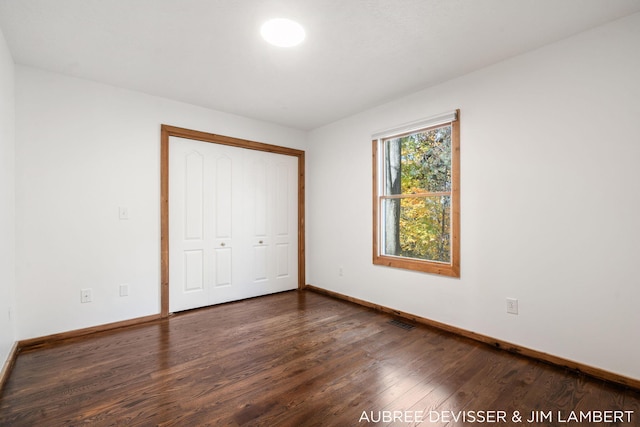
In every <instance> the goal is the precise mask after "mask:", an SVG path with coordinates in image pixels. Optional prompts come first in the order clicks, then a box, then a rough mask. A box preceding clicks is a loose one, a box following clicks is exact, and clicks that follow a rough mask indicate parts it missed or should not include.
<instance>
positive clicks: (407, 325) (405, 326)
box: [389, 319, 416, 331]
mask: <svg viewBox="0 0 640 427" xmlns="http://www.w3.org/2000/svg"><path fill="white" fill-rule="evenodd" d="M389 324H390V325H393V326H397V327H398V328H402V329H404V330H405V331H410V330H412V329H413V328H415V327H416V325H412V324H410V323H405V322H403V321H402V320H398V319H393V320H389Z"/></svg>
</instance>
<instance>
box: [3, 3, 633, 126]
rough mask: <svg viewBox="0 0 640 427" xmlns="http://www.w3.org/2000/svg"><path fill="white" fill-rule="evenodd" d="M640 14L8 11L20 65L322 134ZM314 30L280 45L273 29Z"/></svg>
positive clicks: (607, 7) (148, 6)
mask: <svg viewBox="0 0 640 427" xmlns="http://www.w3.org/2000/svg"><path fill="white" fill-rule="evenodd" d="M638 11H640V0H56V1H52V0H19V1H18V0H0V27H1V28H2V31H3V33H4V36H5V38H6V40H7V43H8V45H9V48H10V50H11V52H12V55H13V58H14V60H15V62H16V63H19V64H25V65H30V66H35V67H39V68H43V69H47V70H51V71H54V72H59V73H63V74H67V75H72V76H77V77H81V78H86V79H90V80H95V81H99V82H104V83H107V84H111V85H115V86H120V87H124V88H129V89H133V90H138V91H142V92H145V93H148V94H152V95H158V96H163V97H167V98H171V99H175V100H179V101H183V102H187V103H191V104H195V105H200V106H204V107H208V108H212V109H216V110H221V111H226V112H230V113H235V114H239V115H242V116H246V117H251V118H256V119H261V120H265V121H269V122H274V123H279V124H282V125H286V126H290V127H294V128H299V129H313V128H316V127H319V126H322V125H324V124H327V123H330V122H332V121H334V120H337V119H340V118H342V117H345V116H347V115H350V114H353V113H356V112H358V111H361V110H363V109H365V108H368V107H372V106H375V105H378V104H381V103H383V102H385V101H388V100H390V99H393V98H396V97H398V96H401V95H404V94H407V93H410V92H412V91H416V90H418V89H423V88H426V87H429V86H431V85H434V84H437V83H440V82H443V81H445V80H448V79H451V78H454V77H457V76H460V75H463V74H465V73H468V72H470V71H473V70H476V69H479V68H481V67H484V66H487V65H489V64H492V63H495V62H497V61H500V60H502V59H505V58H508V57H511V56H514V55H517V54H520V53H522V52H526V51H529V50H532V49H535V48H537V47H540V46H543V45H545V44H548V43H550V42H553V41H556V40H559V39H562V38H565V37H567V36H570V35H572V34H575V33H577V32H580V31H584V30H586V29H589V28H592V27H595V26H598V25H601V24H603V23H605V22H608V21H612V20H614V19H617V18H621V17H623V16H626V15H630V14H632V13H635V12H638ZM272 17H287V18H292V19H295V20H297V21H298V22H300V23H301V24H302V25H303V26H304V27H305V28H306V31H307V38H306V40H305V42H304V43H303V44H302V45H300V46H298V47H296V48H292V49H282V48H276V47H273V46H270V45H268V44H266V43H265V42H264V41H263V40H262V39H261V38H260V35H259V28H260V25H261V24H262V22H264V21H265V20H267V19H269V18H272Z"/></svg>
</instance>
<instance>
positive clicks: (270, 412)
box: [0, 291, 640, 427]
mask: <svg viewBox="0 0 640 427" xmlns="http://www.w3.org/2000/svg"><path fill="white" fill-rule="evenodd" d="M390 320H391V317H390V316H389V315H386V314H381V313H379V312H376V311H373V310H371V309H368V308H365V307H361V306H358V305H355V304H352V303H349V302H346V301H341V300H336V299H333V298H331V297H328V296H325V295H320V294H317V293H312V292H305V291H292V292H285V293H281V294H276V295H270V296H266V297H262V298H255V299H250V300H245V301H239V302H235V303H230V304H223V305H219V306H215V307H210V308H206V309H199V310H194V311H189V312H184V313H181V314H177V315H175V316H172V317H170V318H169V319H167V320H163V321H157V322H151V323H148V324H143V325H138V326H130V327H126V328H123V329H121V330H118V331H109V332H100V333H96V334H93V335H90V336H85V337H82V338H72V339H68V340H66V341H62V342H58V343H48V344H46V345H41V346H39V347H38V348H34V349H32V350H26V351H22V352H21V353H20V354H19V355H18V358H17V360H16V363H15V366H14V368H13V371H12V373H11V375H10V377H9V378H8V380H7V382H6V385H5V388H4V389H3V391H2V395H0V425H1V426H5V425H7V426H36V425H37V426H40V425H42V426H53V427H55V426H78V425H87V424H88V425H92V426H113V425H116V426H117V425H127V426H154V425H157V426H187V425H188V426H208V425H211V426H268V427H273V426H285V427H287V426H308V427H312V426H318V427H325V426H340V427H342V426H354V425H358V426H360V425H363V426H364V425H377V426H383V425H386V426H399V425H401V426H409V425H421V426H427V425H428V426H436V425H440V426H445V425H446V426H458V425H470V424H465V423H462V422H461V421H460V420H452V419H451V418H447V417H451V414H456V413H461V412H465V411H466V412H469V411H476V412H477V411H490V410H498V409H499V410H504V411H505V412H507V413H509V414H510V415H511V414H513V413H514V412H515V411H520V412H522V415H523V416H527V415H528V414H530V413H531V412H533V413H534V414H538V413H542V414H545V416H546V414H547V413H551V412H552V413H554V414H555V413H556V412H557V411H561V413H562V414H567V413H570V412H571V411H578V412H580V411H582V412H584V413H588V412H589V411H598V410H602V411H604V410H609V411H624V410H626V411H633V415H632V418H631V419H630V422H627V423H624V424H620V423H599V424H597V425H598V426H603V425H624V426H638V425H640V391H637V390H629V389H625V388H623V387H621V386H617V385H612V384H609V383H605V382H603V381H600V380H594V379H592V378H590V377H587V376H585V375H582V374H577V373H574V372H570V371H567V370H563V369H561V368H557V367H553V366H550V365H546V364H544V363H540V362H537V361H534V360H531V359H527V358H524V357H521V356H517V355H514V354H510V353H507V352H504V351H501V350H497V349H495V348H492V347H490V346H487V345H484V344H481V343H478V342H475V341H470V340H468V339H465V338H461V337H458V336H454V335H451V334H449V333H446V332H442V331H439V330H435V329H431V328H428V327H425V326H420V325H418V326H415V328H413V329H410V330H405V329H401V328H399V327H397V326H394V325H392V324H390V323H389V321H390ZM429 411H433V414H435V415H437V416H441V418H440V419H436V420H428V418H427V417H428V414H429ZM418 412H421V413H423V414H424V416H425V420H426V421H424V420H423V421H422V422H419V421H416V420H415V419H413V420H409V421H407V420H406V419H402V420H401V419H400V418H398V417H399V415H398V414H409V415H411V414H414V415H415V413H418ZM394 414H395V415H394ZM393 416H396V418H395V419H391V420H390V419H389V417H393ZM554 416H556V415H554ZM385 417H386V418H385ZM556 417H557V416H556ZM432 421H433V422H432ZM494 425H511V424H494ZM521 425H527V424H526V423H523V424H521ZM531 425H558V420H557V418H556V419H555V420H554V421H549V420H548V419H547V420H541V421H540V422H536V423H531ZM565 425H568V424H565ZM574 425H577V424H574ZM584 425H588V424H584Z"/></svg>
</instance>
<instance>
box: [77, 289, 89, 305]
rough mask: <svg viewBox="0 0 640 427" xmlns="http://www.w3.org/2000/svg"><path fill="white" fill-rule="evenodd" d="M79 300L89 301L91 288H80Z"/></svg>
mask: <svg viewBox="0 0 640 427" xmlns="http://www.w3.org/2000/svg"><path fill="white" fill-rule="evenodd" d="M80 302H82V303H85V302H91V289H88V288H87V289H80Z"/></svg>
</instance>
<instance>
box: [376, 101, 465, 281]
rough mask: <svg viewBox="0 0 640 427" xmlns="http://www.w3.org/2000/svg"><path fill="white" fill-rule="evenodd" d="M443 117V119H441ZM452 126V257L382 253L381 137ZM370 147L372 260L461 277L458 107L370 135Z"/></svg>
mask: <svg viewBox="0 0 640 427" xmlns="http://www.w3.org/2000/svg"><path fill="white" fill-rule="evenodd" d="M442 120H444V121H442ZM446 125H450V126H451V218H450V221H451V259H450V262H448V263H447V262H438V261H428V260H422V259H416V258H408V257H403V256H393V255H384V254H382V245H381V243H382V242H383V236H382V233H383V226H382V221H381V220H382V212H383V208H382V203H383V201H384V200H386V198H388V197H385V194H384V190H383V186H384V147H383V144H384V141H385V140H388V139H391V138H396V137H401V136H406V135H410V134H413V133H417V132H422V131H427V130H429V129H433V128H438V127H442V126H446ZM372 148H373V150H372V151H373V264H375V265H383V266H387V267H395V268H402V269H407V270H414V271H421V272H424V273H431V274H439V275H443V276H449V277H460V110H455V111H454V112H451V113H446V114H443V115H440V116H436V117H433V118H430V119H426V120H421V121H419V122H414V123H411V124H407V125H404V126H399V127H397V128H394V129H392V130H389V131H385V132H379V133H378V134H376V135H374V137H373V138H372Z"/></svg>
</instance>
